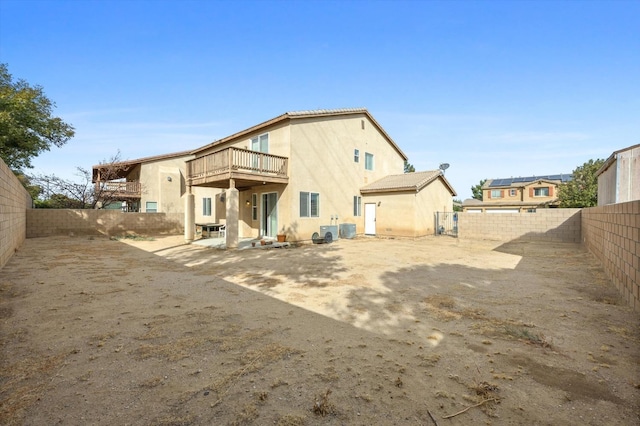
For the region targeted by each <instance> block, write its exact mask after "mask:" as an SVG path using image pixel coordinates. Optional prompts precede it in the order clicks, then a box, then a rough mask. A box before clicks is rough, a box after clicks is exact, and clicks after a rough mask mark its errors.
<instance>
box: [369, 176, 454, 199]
mask: <svg viewBox="0 0 640 426" xmlns="http://www.w3.org/2000/svg"><path fill="white" fill-rule="evenodd" d="M438 178H441V179H442V180H443V182H444V184H445V185H446V186H447V187H448V188H449V190H450V191H451V193H452V194H453V195H456V192H455V190H454V189H453V187H452V186H451V185H450V184H449V182H448V181H447V180H446V179H445V177H444V175H442V172H441V171H440V170H429V171H426V172H415V173H403V174H400V175H389V176H385V177H383V178H382V179H380V180H377V181H375V182H372V183H370V184H368V185H365V186H363V187H362V188H360V192H361V193H363V194H366V193H373V192H402V191H415V192H418V191H420V190H421V189H422V188H424V187H425V186H427V185H429V184H430V183H431V182H433V181H434V180H436V179H438Z"/></svg>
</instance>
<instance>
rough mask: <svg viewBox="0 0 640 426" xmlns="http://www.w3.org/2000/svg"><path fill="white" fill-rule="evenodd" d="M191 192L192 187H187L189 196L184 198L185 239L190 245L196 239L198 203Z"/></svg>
mask: <svg viewBox="0 0 640 426" xmlns="http://www.w3.org/2000/svg"><path fill="white" fill-rule="evenodd" d="M195 200H196V199H195V195H193V191H192V190H191V185H189V186H187V194H186V196H185V197H184V239H185V241H186V242H188V243H190V242H191V241H193V240H194V239H195V234H196V209H195V207H196V201H195Z"/></svg>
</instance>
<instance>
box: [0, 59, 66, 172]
mask: <svg viewBox="0 0 640 426" xmlns="http://www.w3.org/2000/svg"><path fill="white" fill-rule="evenodd" d="M54 107H55V103H53V102H52V101H51V100H49V98H47V97H46V96H45V94H44V91H43V89H42V87H41V86H34V87H31V86H29V84H28V83H27V82H26V81H24V80H18V81H16V82H14V81H13V80H12V77H11V74H9V69H8V67H7V65H6V64H0V158H2V159H3V160H4V162H5V163H6V164H7V166H9V168H11V169H13V170H22V169H23V168H31V167H32V166H31V160H32V159H33V158H34V157H37V156H38V155H39V154H40V153H41V152H43V151H48V150H49V149H50V148H51V145H55V146H57V147H60V146H62V145H64V144H65V143H66V142H67V141H68V140H69V139H71V138H72V137H73V135H74V129H73V127H72V126H71V125H69V124H67V123H65V122H64V121H62V120H61V119H60V118H58V117H53V116H52V110H53V108H54Z"/></svg>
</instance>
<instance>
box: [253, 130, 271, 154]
mask: <svg viewBox="0 0 640 426" xmlns="http://www.w3.org/2000/svg"><path fill="white" fill-rule="evenodd" d="M251 151H256V152H264V153H265V154H266V153H268V152H269V134H268V133H265V134H264V135H260V136H257V137H255V138H253V139H251Z"/></svg>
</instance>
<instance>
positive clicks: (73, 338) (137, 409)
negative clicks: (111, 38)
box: [0, 237, 640, 426]
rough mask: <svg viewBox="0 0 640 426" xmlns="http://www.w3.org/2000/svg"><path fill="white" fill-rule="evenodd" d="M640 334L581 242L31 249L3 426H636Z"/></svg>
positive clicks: (9, 358) (26, 248) (5, 351)
mask: <svg viewBox="0 0 640 426" xmlns="http://www.w3.org/2000/svg"><path fill="white" fill-rule="evenodd" d="M639 325H640V315H638V314H637V313H633V312H631V311H630V309H629V308H628V307H626V306H625V305H624V303H622V302H621V301H620V300H619V299H618V296H617V293H616V291H615V289H613V288H612V287H611V284H610V283H609V282H608V281H607V280H606V279H605V277H604V275H603V271H602V270H601V268H600V267H599V265H597V263H596V262H595V260H594V258H593V257H592V256H591V255H590V254H588V253H586V252H585V251H584V250H583V249H582V247H581V246H579V245H573V244H539V243H537V244H536V243H529V242H517V241H516V242H512V243H508V244H499V243H495V242H487V241H474V242H470V241H458V240H455V239H450V238H448V237H440V238H425V239H420V240H416V241H413V240H381V239H356V240H340V241H338V242H336V243H333V244H331V245H306V246H301V247H298V248H289V249H271V250H243V251H220V250H215V249H208V248H203V247H199V246H195V245H183V244H182V239H181V237H161V238H157V239H155V240H153V241H131V240H121V241H114V240H108V239H106V238H105V239H103V238H87V237H75V238H73V237H57V238H41V239H29V240H27V241H26V242H25V244H24V245H23V247H22V248H21V249H20V250H19V251H18V252H17V253H16V255H15V256H14V257H13V258H12V259H11V260H10V261H9V263H8V264H7V265H6V266H5V267H4V268H3V269H2V270H0V424H26V425H53V424H66V425H84V424H93V425H116V424H118V425H125V424H131V425H280V426H284V425H288V426H295V425H316V424H322V425H324V424H327V425H436V424H438V425H440V426H442V425H469V424H495V425H525V424H526V425H581V426H582V425H637V424H640V388H639V387H640V327H639ZM464 410H466V411H464ZM452 415H453V417H450V418H448V419H447V417H448V416H452Z"/></svg>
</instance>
